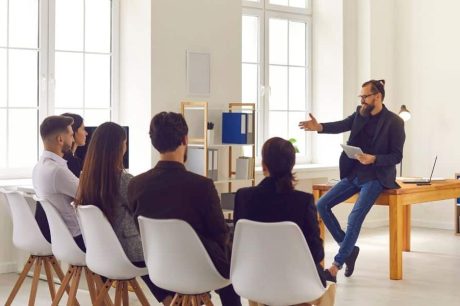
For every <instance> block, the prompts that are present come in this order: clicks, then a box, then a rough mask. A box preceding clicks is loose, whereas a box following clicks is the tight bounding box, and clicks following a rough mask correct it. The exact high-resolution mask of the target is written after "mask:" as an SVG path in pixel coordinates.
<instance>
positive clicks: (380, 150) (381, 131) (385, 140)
mask: <svg viewBox="0 0 460 306" xmlns="http://www.w3.org/2000/svg"><path fill="white" fill-rule="evenodd" d="M360 108H361V106H358V108H357V109H356V111H355V112H354V113H353V114H352V115H351V116H349V117H347V118H345V119H344V120H341V121H336V122H328V123H321V124H322V125H323V131H322V132H320V133H325V134H338V133H343V132H347V131H351V133H350V137H349V138H348V141H347V144H348V145H351V146H353V145H354V146H356V145H357V143H356V142H357V137H356V136H357V135H358V134H359V132H360V131H361V130H362V129H363V128H364V127H365V124H366V123H367V121H368V120H369V117H363V116H361V115H360V114H359V109H360ZM405 140H406V134H405V132H404V121H403V120H402V119H401V118H400V117H399V116H398V115H396V114H395V113H393V112H391V111H389V110H388V109H387V108H386V107H385V105H383V109H382V114H381V116H380V119H379V121H378V123H377V128H376V131H375V135H374V138H373V140H372V146H373V149H374V152H364V153H368V154H372V155H375V156H376V160H375V163H374V166H375V167H376V175H377V179H378V180H379V182H380V183H381V184H382V185H383V186H384V187H385V188H388V189H394V188H399V185H398V184H397V183H396V181H395V180H396V165H397V164H399V163H400V162H401V160H402V157H403V147H404V141H405ZM357 163H359V162H358V161H357V160H355V159H350V158H348V156H347V155H346V154H345V153H344V152H342V154H341V155H340V161H339V167H340V178H341V179H343V178H345V177H347V176H348V175H350V173H351V171H352V170H353V167H355V165H356V164H357Z"/></svg>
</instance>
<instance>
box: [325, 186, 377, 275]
mask: <svg viewBox="0 0 460 306" xmlns="http://www.w3.org/2000/svg"><path fill="white" fill-rule="evenodd" d="M382 191H383V186H382V184H380V182H379V181H378V180H372V181H368V182H365V183H362V184H361V183H359V181H358V178H357V177H356V178H355V179H353V180H352V181H350V180H349V179H347V178H344V179H342V180H341V181H340V182H339V183H337V185H335V186H334V187H332V189H331V190H329V191H328V192H327V193H326V194H325V195H323V196H322V197H321V198H320V199H319V201H318V203H317V207H318V213H319V215H320V216H321V219H323V222H324V224H325V225H326V227H327V229H328V230H329V232H330V233H331V234H332V237H334V239H335V241H337V243H338V244H339V245H340V248H339V252H338V253H337V255H336V256H335V257H334V265H336V266H337V267H339V268H342V265H343V264H344V263H345V260H346V259H347V258H348V256H350V254H351V252H352V251H353V248H354V246H355V244H356V241H357V240H358V236H359V232H360V230H361V225H362V224H363V221H364V218H365V217H366V215H367V213H368V212H369V211H370V210H371V207H372V205H374V202H375V200H376V199H377V198H378V196H379V195H380V193H381V192H382ZM357 192H359V196H358V200H357V201H356V203H355V205H354V206H353V209H352V211H351V213H350V215H349V216H348V224H347V230H346V232H344V231H343V230H342V228H341V227H340V224H339V222H338V221H337V218H336V217H335V216H334V214H333V213H332V208H333V207H334V206H336V205H337V204H340V203H342V202H343V201H345V200H346V199H348V198H349V197H351V196H352V195H354V194H355V193H357Z"/></svg>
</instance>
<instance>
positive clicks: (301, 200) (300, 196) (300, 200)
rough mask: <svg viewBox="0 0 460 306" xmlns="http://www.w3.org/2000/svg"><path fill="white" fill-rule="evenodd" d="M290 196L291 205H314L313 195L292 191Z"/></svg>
mask: <svg viewBox="0 0 460 306" xmlns="http://www.w3.org/2000/svg"><path fill="white" fill-rule="evenodd" d="M291 195H292V198H293V199H294V201H293V203H296V205H308V204H313V203H314V201H313V195H312V194H311V193H308V192H304V191H300V190H293V191H292V193H291Z"/></svg>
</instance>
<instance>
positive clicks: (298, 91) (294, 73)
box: [289, 67, 307, 111]
mask: <svg viewBox="0 0 460 306" xmlns="http://www.w3.org/2000/svg"><path fill="white" fill-rule="evenodd" d="M305 88H306V81H305V68H299V67H290V68H289V110H302V111H304V110H305V109H306V104H307V101H306V96H305Z"/></svg>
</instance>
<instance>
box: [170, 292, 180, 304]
mask: <svg viewBox="0 0 460 306" xmlns="http://www.w3.org/2000/svg"><path fill="white" fill-rule="evenodd" d="M181 302H182V294H179V293H176V294H175V295H174V297H173V299H172V301H171V306H180V303H181Z"/></svg>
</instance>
